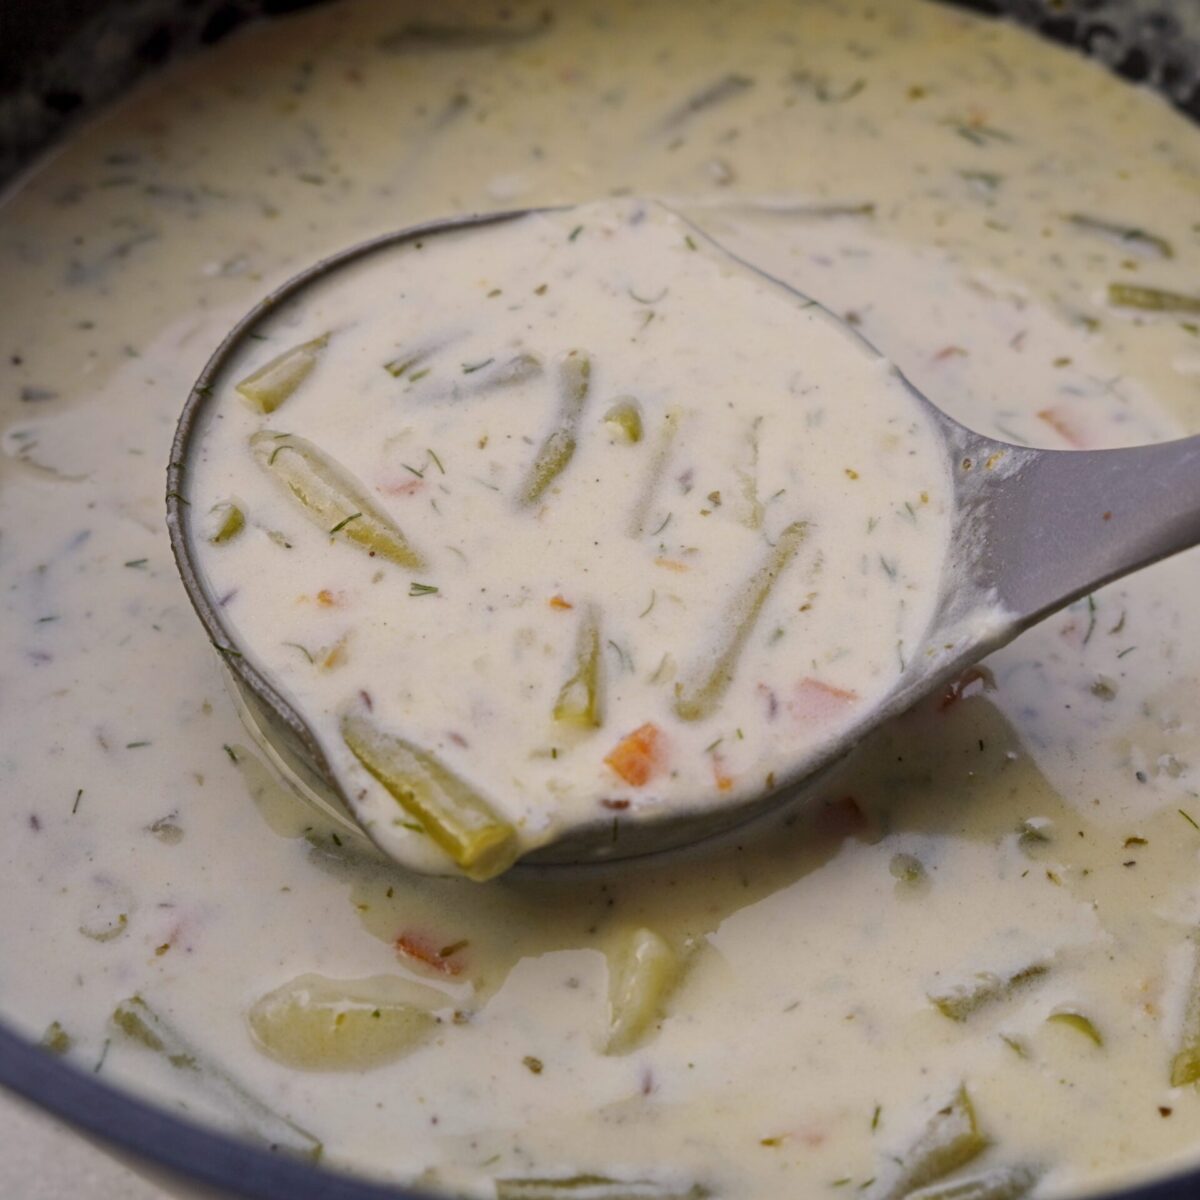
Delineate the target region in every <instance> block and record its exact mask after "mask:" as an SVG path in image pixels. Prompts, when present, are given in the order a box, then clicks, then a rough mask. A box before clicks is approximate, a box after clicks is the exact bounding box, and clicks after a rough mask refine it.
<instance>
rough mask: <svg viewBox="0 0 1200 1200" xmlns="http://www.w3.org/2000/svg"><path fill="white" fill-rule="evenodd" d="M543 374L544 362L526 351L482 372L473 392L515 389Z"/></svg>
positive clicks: (473, 385)
mask: <svg viewBox="0 0 1200 1200" xmlns="http://www.w3.org/2000/svg"><path fill="white" fill-rule="evenodd" d="M541 373H542V360H541V359H540V358H538V356H537V355H536V354H531V353H529V352H528V351H524V352H522V353H521V354H514V355H513V357H512V358H510V359H507V360H506V361H504V362H502V363H498V364H497V365H496V366H494V367H490V368H489V369H488V370H487V371H481V372H480V374H479V378H478V379H476V380H474V381H472V384H471V390H472V391H476V392H487V391H491V390H493V389H494V388H505V387H513V386H514V385H515V384H518V383H527V382H528V381H529V380H530V379H536V378H537V377H538V376H539V375H540V374H541Z"/></svg>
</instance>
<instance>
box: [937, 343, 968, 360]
mask: <svg viewBox="0 0 1200 1200" xmlns="http://www.w3.org/2000/svg"><path fill="white" fill-rule="evenodd" d="M966 357H967V352H966V351H965V350H964V349H963V348H962V347H961V346H946V347H944V348H943V349H941V350H939V351H938V352H937V353H936V354H935V355H934V356H933V361H934V362H945V361H946V359H948V358H966Z"/></svg>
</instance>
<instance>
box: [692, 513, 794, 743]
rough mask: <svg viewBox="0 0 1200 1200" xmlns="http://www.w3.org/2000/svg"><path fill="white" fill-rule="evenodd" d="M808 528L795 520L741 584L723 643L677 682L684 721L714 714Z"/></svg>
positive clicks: (724, 624) (726, 620)
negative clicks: (776, 586)
mask: <svg viewBox="0 0 1200 1200" xmlns="http://www.w3.org/2000/svg"><path fill="white" fill-rule="evenodd" d="M807 532H808V523H807V522H805V521H793V522H792V524H790V525H789V526H788V527H787V528H786V529H785V530H784V531H783V532H782V533H781V534H780V535H779V540H778V541H777V542H776V543H775V545H774V546H772V547H771V550H770V553H769V554H768V555H767V561H766V562H765V563H763V565H762V566H761V567H759V568H758V570H757V571H755V572H754V574H753V575H751V576H750V578H749V579H747V580H746V582H745V583H744V584H743V585H742V587H741V588H740V590H739V591H738V593H737V595H736V596H735V597H734V598H733V602H732V604H730V606H729V609H728V611H727V613H726V615H725V618H724V620H723V622H722V624H721V629H722V630H723V631H724V632H723V634H722V637H723V638H724V642H723V644H718V646H717V648H716V650H715V652H710V653H708V654H705V655H703V656H702V657H701V658H700V659H699V660H698V661H697V663H696V665H695V666H694V667H693V669H692V671H691V672H690V674H689V676H687V677H686V678H685V680H681V681H680V682H679V683H676V685H675V712H676V713H677V714H678V715H679V716H680V717H682V718H683V720H685V721H699V720H702V719H703V718H704V717H708V716H711V715H712V714H713V713H714V712H715V711H716V709H717V706H718V705H719V704H720V702H721V698H722V697H723V696H724V695H725V692H726V690H727V689H728V687H729V685H730V683H732V682H733V676H734V672H735V671H736V670H737V664H738V659H739V658H740V657H741V654H742V650H743V648H744V647H745V645H746V642H747V640H748V639H749V637H750V634H751V633H753V632H754V626H755V625H756V624H757V623H758V618H759V615H760V614H761V613H762V610H763V608H764V606H765V605H766V603H767V599H768V597H769V596H770V595H771V592H772V590H773V589H774V587H775V585H776V584H777V583H778V582H779V578H780V576H781V575H782V574H783V572H784V571H785V570H786V569H787V567H788V564H789V563H790V562H791V561H792V559H793V558H795V557H796V552H797V550H799V548H800V543H801V542H802V541H803V540H804V538H805V535H806V534H807Z"/></svg>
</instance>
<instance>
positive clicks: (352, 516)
mask: <svg viewBox="0 0 1200 1200" xmlns="http://www.w3.org/2000/svg"><path fill="white" fill-rule="evenodd" d="M361 516H362V513H360V512H356V513H351V514H350V515H349V516H348V517H345V518H343V519H342V520H341V521H339V522H338V523H337V524H336V525H335V526H334V527H333V528H332V529H331V530H330V531H329V533H330V536H332V535H333V534H335V533H341V531H342V530H343V529H345V528H346V526H347V525H349V524H350V522H351V521H357V520H358V518H359V517H361Z"/></svg>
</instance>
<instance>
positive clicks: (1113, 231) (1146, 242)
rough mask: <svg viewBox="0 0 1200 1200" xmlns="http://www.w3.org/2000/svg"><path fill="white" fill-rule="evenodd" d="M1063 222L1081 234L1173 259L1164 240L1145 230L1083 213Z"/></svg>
mask: <svg viewBox="0 0 1200 1200" xmlns="http://www.w3.org/2000/svg"><path fill="white" fill-rule="evenodd" d="M1063 220H1064V221H1066V222H1067V224H1068V225H1072V226H1074V227H1075V228H1076V229H1078V230H1080V231H1081V232H1083V233H1095V234H1099V235H1100V236H1101V237H1107V238H1111V239H1112V240H1113V241H1116V242H1119V243H1120V244H1121V245H1123V246H1129V247H1131V248H1132V249H1134V250H1136V251H1138V253H1149V254H1153V255H1155V256H1156V257H1158V258H1174V257H1175V250H1174V248H1173V247H1172V246H1171V243H1170V242H1168V241H1167V239H1166V238H1161V237H1158V235H1157V234H1153V233H1147V232H1146V230H1144V229H1138V228H1136V227H1135V226H1130V225H1121V224H1119V223H1117V222H1116V221H1102V220H1100V219H1099V218H1098V217H1089V216H1087V215H1086V214H1085V213H1070V214H1069V215H1068V216H1066V217H1064V218H1063Z"/></svg>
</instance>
